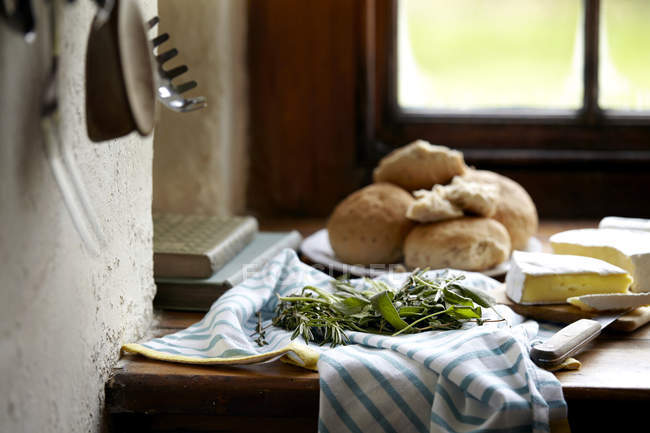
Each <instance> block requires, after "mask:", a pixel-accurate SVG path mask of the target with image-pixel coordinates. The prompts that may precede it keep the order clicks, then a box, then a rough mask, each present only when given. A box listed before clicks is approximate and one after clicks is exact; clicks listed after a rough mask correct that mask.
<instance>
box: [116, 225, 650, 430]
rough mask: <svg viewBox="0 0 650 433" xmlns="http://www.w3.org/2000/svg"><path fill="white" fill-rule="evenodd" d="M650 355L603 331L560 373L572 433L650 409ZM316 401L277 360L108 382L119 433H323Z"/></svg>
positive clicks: (546, 230) (314, 381) (185, 322)
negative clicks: (573, 367)
mask: <svg viewBox="0 0 650 433" xmlns="http://www.w3.org/2000/svg"><path fill="white" fill-rule="evenodd" d="M323 223H324V221H323V220H322V219H321V220H305V221H302V222H301V220H281V221H278V220H276V221H268V222H266V223H263V224H261V226H262V229H264V230H269V229H271V230H274V229H275V230H280V229H287V228H289V227H291V228H298V229H299V230H300V231H301V232H302V233H303V235H308V234H310V233H312V232H314V231H315V230H317V229H319V228H320V227H322V225H323ZM587 226H594V223H593V222H586V221H571V222H567V221H548V222H544V223H543V224H542V225H541V227H540V232H539V237H540V239H541V240H543V241H546V240H547V239H548V236H549V235H550V234H552V233H555V232H557V231H561V230H566V229H570V228H577V227H587ZM202 315H203V314H202V313H185V312H170V311H166V312H158V319H159V320H158V321H157V324H156V326H155V328H154V329H153V330H152V333H153V334H154V335H156V336H160V335H164V334H168V333H172V332H176V331H178V330H181V329H184V328H186V327H188V326H189V325H191V324H192V323H195V322H196V321H198V320H200V319H201V317H202ZM647 353H650V327H647V326H646V327H644V328H641V329H639V330H637V331H635V332H633V333H628V334H616V333H611V332H605V333H604V335H602V336H601V337H599V338H598V340H596V343H595V344H593V345H592V346H591V347H590V348H589V349H588V350H587V351H585V352H583V353H582V354H581V355H579V356H578V358H579V359H580V360H581V361H582V363H583V367H582V369H581V370H578V371H569V372H561V373H558V378H559V379H560V381H561V382H562V384H563V389H564V395H565V398H566V400H567V402H568V404H569V419H570V422H571V427H572V430H573V431H574V433H576V432H579V431H589V430H590V429H594V430H593V431H598V428H597V427H598V426H600V427H602V425H600V424H599V423H600V422H603V420H607V419H609V418H616V419H617V420H619V421H617V422H620V420H630V422H631V420H634V419H635V417H637V418H638V417H639V416H640V415H639V414H641V413H643V412H642V411H641V406H642V405H643V406H645V405H647V404H648V402H649V401H650V364H648V363H647V362H645V363H644V362H641V361H642V358H641V357H642V356H643V357H646V356H647ZM644 359H645V358H644ZM318 398H319V382H318V373H314V372H311V371H307V370H304V369H301V368H298V367H294V366H291V365H287V364H284V363H282V362H280V361H275V362H272V363H268V364H261V365H253V366H239V367H221V366H219V367H216V366H193V365H181V364H172V363H166V362H159V361H155V360H150V359H147V358H144V357H141V356H135V355H127V356H124V357H123V358H122V360H121V361H120V362H119V364H118V366H117V368H116V369H115V370H114V372H113V374H112V377H111V378H110V379H109V381H108V382H107V384H106V408H107V412H108V414H109V417H110V422H111V431H115V432H122V431H138V432H147V431H170V430H171V431H173V430H174V429H175V428H176V429H178V430H181V431H187V430H190V431H194V430H196V431H203V432H206V431H262V430H263V431H266V432H275V431H278V432H283V433H285V432H287V431H291V432H292V433H296V432H301V431H316V428H317V419H318ZM598 408H602V410H599V409H598ZM612 413H615V414H616V416H615V417H611V414H612ZM599 414H602V417H601V416H600V415H599ZM605 422H608V421H605Z"/></svg>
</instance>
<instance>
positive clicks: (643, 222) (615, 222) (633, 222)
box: [598, 216, 650, 232]
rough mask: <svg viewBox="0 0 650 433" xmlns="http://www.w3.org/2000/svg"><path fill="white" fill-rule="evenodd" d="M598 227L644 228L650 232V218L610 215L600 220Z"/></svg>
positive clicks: (643, 229)
mask: <svg viewBox="0 0 650 433" xmlns="http://www.w3.org/2000/svg"><path fill="white" fill-rule="evenodd" d="M598 228H601V229H624V230H642V231H646V232H650V220H649V219H643V218H624V217H614V216H609V217H605V218H603V219H602V220H600V223H599V224H598Z"/></svg>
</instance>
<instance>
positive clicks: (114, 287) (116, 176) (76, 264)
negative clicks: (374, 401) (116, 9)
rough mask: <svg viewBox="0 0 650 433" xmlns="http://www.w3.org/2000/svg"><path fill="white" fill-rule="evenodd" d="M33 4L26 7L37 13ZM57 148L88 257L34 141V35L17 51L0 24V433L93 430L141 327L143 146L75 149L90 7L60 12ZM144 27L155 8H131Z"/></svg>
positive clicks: (147, 152)
mask: <svg viewBox="0 0 650 433" xmlns="http://www.w3.org/2000/svg"><path fill="white" fill-rule="evenodd" d="M44 3H45V2H34V4H38V5H39V7H43V4H44ZM57 3H58V7H59V8H60V10H59V13H58V15H59V20H58V21H59V22H60V23H62V26H61V27H62V29H63V34H62V38H63V40H62V46H61V50H62V55H61V74H60V77H61V81H60V85H59V94H60V104H61V107H62V123H63V138H64V140H67V141H69V142H72V144H73V146H74V153H75V155H76V158H77V160H78V163H79V167H80V170H81V172H82V175H83V177H84V179H85V181H86V184H87V186H88V189H89V192H90V194H91V197H92V202H93V205H94V207H95V209H96V211H97V213H98V214H99V216H100V219H101V224H102V226H103V227H104V231H105V233H106V235H107V237H108V239H109V243H108V245H107V247H106V249H105V250H104V251H103V253H102V254H101V256H100V257H92V256H90V255H89V254H88V253H87V252H86V251H85V250H84V248H83V247H82V244H81V241H80V238H79V236H78V235H77V233H76V231H75V229H74V227H73V226H72V223H71V220H70V217H69V216H68V213H67V210H66V209H65V207H64V205H63V203H62V201H61V196H60V194H59V191H58V189H57V186H56V184H55V182H54V179H53V177H52V174H51V172H50V169H49V166H48V165H47V163H46V161H45V157H44V153H43V150H42V145H41V137H40V133H39V127H38V125H39V116H38V114H39V110H40V95H41V91H42V87H41V86H42V84H43V79H44V77H45V73H46V70H47V67H48V66H49V59H48V45H47V44H46V43H45V42H46V39H45V38H44V37H43V36H44V34H46V32H45V30H46V28H45V27H43V26H42V25H44V24H45V22H46V21H47V19H46V16H45V14H44V10H39V11H38V12H39V16H38V18H39V29H38V31H39V37H38V38H37V40H36V42H35V43H34V44H32V45H27V44H25V43H24V42H23V40H22V39H21V38H20V37H19V36H17V35H16V34H15V33H13V32H11V31H9V30H8V29H7V27H6V26H5V25H4V23H3V22H0V101H1V107H0V110H1V111H0V139H1V140H0V290H1V300H0V390H1V391H0V431H2V432H7V433H9V432H11V433H17V432H66V433H69V432H93V431H99V429H100V426H101V416H102V409H103V385H104V381H105V380H106V378H107V375H108V374H109V372H110V369H111V367H112V366H113V365H114V362H115V361H116V359H117V357H118V354H119V347H120V345H121V344H122V343H124V342H130V341H134V340H135V339H137V338H138V336H139V335H141V334H142V333H143V332H144V330H145V329H146V327H147V326H148V324H149V322H150V320H151V316H152V310H151V300H152V297H153V295H154V291H155V287H154V284H153V279H152V241H151V239H152V227H151V210H150V205H151V164H152V139H151V138H150V137H149V138H140V137H139V136H137V135H134V134H131V135H129V136H128V137H126V138H123V139H119V140H114V141H110V142H104V143H99V144H96V143H91V142H89V140H88V139H87V136H86V129H85V117H84V116H85V109H84V57H85V49H86V38H87V34H88V30H89V27H90V22H91V19H92V15H93V13H94V8H93V6H92V2H90V1H77V2H76V3H74V4H72V5H65V7H64V6H63V4H64V2H62V1H58V2H57ZM139 3H140V4H141V6H142V8H143V10H144V15H145V17H147V18H148V17H150V16H153V15H154V14H155V13H156V2H155V0H148V1H140V2H139Z"/></svg>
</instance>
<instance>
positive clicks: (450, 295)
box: [442, 288, 474, 307]
mask: <svg viewBox="0 0 650 433" xmlns="http://www.w3.org/2000/svg"><path fill="white" fill-rule="evenodd" d="M442 291H443V294H444V296H445V302H446V303H448V304H456V305H465V306H467V307H471V306H473V305H474V301H472V300H471V299H470V298H466V297H464V296H461V295H459V294H458V293H456V292H453V291H451V290H450V289H447V288H445V289H442Z"/></svg>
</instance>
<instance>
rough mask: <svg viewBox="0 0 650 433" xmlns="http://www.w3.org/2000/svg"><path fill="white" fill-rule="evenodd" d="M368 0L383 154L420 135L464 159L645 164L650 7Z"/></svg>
mask: <svg viewBox="0 0 650 433" xmlns="http://www.w3.org/2000/svg"><path fill="white" fill-rule="evenodd" d="M370 3H371V4H372V7H370V8H369V11H368V16H369V17H370V18H369V20H370V24H369V25H370V26H371V27H372V28H373V29H374V32H372V37H373V38H374V40H373V41H371V43H370V45H371V46H373V47H374V49H373V50H372V52H373V53H374V54H375V55H374V57H373V59H371V60H373V61H374V63H373V64H372V65H371V69H372V76H371V77H370V82H371V85H372V87H373V89H374V92H373V94H372V97H373V98H375V99H374V101H373V104H371V105H372V110H373V112H372V113H371V117H372V119H373V121H374V125H373V127H374V129H373V131H374V132H375V135H374V136H373V138H374V141H375V143H376V142H380V143H383V144H386V145H388V146H387V147H385V148H384V149H383V150H380V152H379V153H380V154H381V153H383V152H385V150H386V149H389V148H391V147H395V146H400V145H403V144H405V143H407V142H409V141H411V140H414V139H417V138H425V139H428V140H429V141H431V142H435V143H440V144H446V145H448V146H452V147H457V148H460V149H462V150H464V151H465V152H466V155H467V157H468V159H469V160H470V162H478V161H481V162H485V160H493V161H497V160H498V161H500V162H501V163H503V161H504V159H507V160H508V161H509V163H512V162H513V161H514V162H516V161H518V160H520V161H526V162H530V161H531V160H536V161H538V162H540V163H543V162H544V161H546V162H548V161H555V160H558V159H559V160H562V161H566V160H570V161H583V162H584V161H585V160H594V159H595V160H599V161H608V162H610V161H613V162H614V163H617V162H618V163H620V162H623V161H624V160H626V159H630V155H631V154H625V153H623V152H620V151H629V152H636V153H634V154H633V158H632V159H634V160H635V161H636V162H639V161H645V162H650V152H649V151H650V73H648V72H649V71H650V50H648V49H647V47H648V45H650V27H649V26H648V25H647V23H648V22H650V3H648V2H646V1H644V0H600V1H599V0H584V1H582V0H455V1H453V2H450V1H446V0H392V1H391V0H385V1H376V2H370ZM367 45H368V44H367ZM369 146H370V147H373V148H374V150H375V151H376V150H377V148H376V144H370V145H369ZM486 149H489V152H486ZM371 150H372V149H371ZM531 151H532V152H534V155H533V154H532V153H531ZM615 151H616V152H615ZM599 152H600V153H599ZM603 152H604V153H603ZM531 158H532V159H531Z"/></svg>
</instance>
